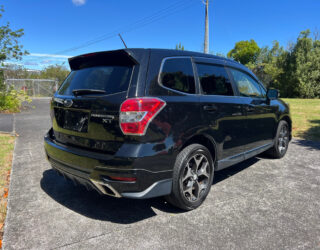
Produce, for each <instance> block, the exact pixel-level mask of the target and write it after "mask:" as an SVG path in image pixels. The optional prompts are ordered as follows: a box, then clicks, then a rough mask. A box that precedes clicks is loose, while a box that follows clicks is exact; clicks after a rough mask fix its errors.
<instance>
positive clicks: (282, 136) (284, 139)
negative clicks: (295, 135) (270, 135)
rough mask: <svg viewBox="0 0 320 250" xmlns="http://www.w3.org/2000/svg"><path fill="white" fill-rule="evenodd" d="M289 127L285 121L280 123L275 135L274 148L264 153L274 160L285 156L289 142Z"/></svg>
mask: <svg viewBox="0 0 320 250" xmlns="http://www.w3.org/2000/svg"><path fill="white" fill-rule="evenodd" d="M289 136H290V132H289V125H288V123H287V122H286V121H283V120H282V121H280V122H279V125H278V130H277V135H276V138H275V142H274V146H273V147H272V148H270V149H269V150H268V151H267V152H266V153H267V154H268V155H269V156H271V157H272V158H274V159H280V158H282V157H283V156H285V154H286V152H287V150H288V146H289V141H290V139H289V138H290V137H289Z"/></svg>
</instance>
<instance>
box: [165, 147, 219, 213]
mask: <svg viewBox="0 0 320 250" xmlns="http://www.w3.org/2000/svg"><path fill="white" fill-rule="evenodd" d="M213 175H214V168H213V160H212V157H211V154H210V152H209V150H208V149H207V148H206V147H204V146H203V145H200V144H191V145H189V146H187V147H186V148H184V149H183V150H182V151H181V152H180V153H179V155H178V156H177V159H176V162H175V166H174V170H173V184H172V193H171V194H170V195H169V196H168V197H166V198H167V201H168V202H169V203H171V204H172V205H174V206H177V207H179V208H181V209H184V210H192V209H195V208H197V207H199V206H200V205H201V204H202V203H203V201H204V200H205V199H206V197H207V195H208V193H209V191H210V188H211V185H212V180H213Z"/></svg>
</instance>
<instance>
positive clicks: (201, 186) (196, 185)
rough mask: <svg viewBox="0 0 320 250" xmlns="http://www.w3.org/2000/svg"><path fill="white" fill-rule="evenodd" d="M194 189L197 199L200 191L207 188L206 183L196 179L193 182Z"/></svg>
mask: <svg viewBox="0 0 320 250" xmlns="http://www.w3.org/2000/svg"><path fill="white" fill-rule="evenodd" d="M194 188H195V189H194V190H195V194H194V196H195V197H196V198H197V199H198V198H199V197H200V195H201V191H202V190H204V189H206V188H207V185H206V184H204V183H199V182H198V181H195V183H194Z"/></svg>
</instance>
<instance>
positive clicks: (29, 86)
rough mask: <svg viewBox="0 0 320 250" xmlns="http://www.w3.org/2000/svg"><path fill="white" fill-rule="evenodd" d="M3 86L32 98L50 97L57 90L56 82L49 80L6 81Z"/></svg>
mask: <svg viewBox="0 0 320 250" xmlns="http://www.w3.org/2000/svg"><path fill="white" fill-rule="evenodd" d="M5 84H6V85H7V86H8V87H9V86H12V87H13V88H14V89H15V90H18V91H20V90H24V91H25V92H26V93H27V95H28V96H32V97H51V96H53V94H54V93H55V92H56V91H57V89H58V81H57V80H50V79H6V80H5Z"/></svg>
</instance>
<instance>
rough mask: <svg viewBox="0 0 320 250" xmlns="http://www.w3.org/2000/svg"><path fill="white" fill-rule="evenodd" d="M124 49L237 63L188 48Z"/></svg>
mask: <svg viewBox="0 0 320 250" xmlns="http://www.w3.org/2000/svg"><path fill="white" fill-rule="evenodd" d="M123 50H126V51H132V52H135V53H148V52H149V51H151V52H156V53H158V54H162V55H163V56H174V55H176V56H194V57H206V58H213V59H221V60H225V61H230V62H234V63H238V62H236V61H234V60H232V59H229V58H225V57H221V56H216V55H212V54H205V53H201V52H195V51H188V50H176V49H157V48H145V49H144V48H127V49H123Z"/></svg>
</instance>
